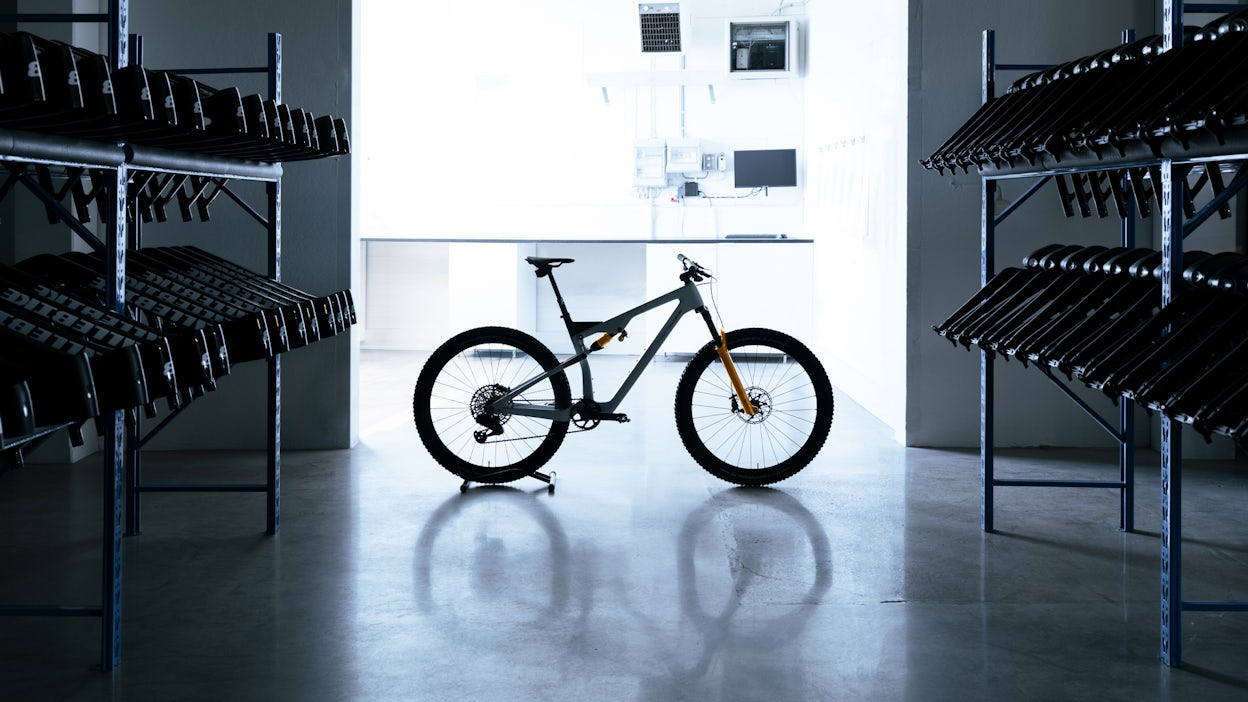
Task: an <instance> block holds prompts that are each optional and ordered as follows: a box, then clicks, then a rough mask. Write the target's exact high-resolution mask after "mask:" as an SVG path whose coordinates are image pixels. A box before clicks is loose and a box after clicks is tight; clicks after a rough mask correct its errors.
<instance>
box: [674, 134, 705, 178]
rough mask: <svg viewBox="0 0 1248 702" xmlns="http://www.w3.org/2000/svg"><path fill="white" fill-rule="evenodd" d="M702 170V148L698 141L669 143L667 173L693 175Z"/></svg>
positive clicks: (689, 140)
mask: <svg viewBox="0 0 1248 702" xmlns="http://www.w3.org/2000/svg"><path fill="white" fill-rule="evenodd" d="M699 170H702V147H701V145H700V144H699V143H698V140H697V139H674V140H671V141H668V142H667V172H668V173H692V172H694V171H699Z"/></svg>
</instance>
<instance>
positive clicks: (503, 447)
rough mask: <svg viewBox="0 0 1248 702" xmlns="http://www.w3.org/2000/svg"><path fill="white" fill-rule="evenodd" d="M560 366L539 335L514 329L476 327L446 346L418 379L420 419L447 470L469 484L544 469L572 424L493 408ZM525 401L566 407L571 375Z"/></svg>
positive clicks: (538, 388)
mask: <svg viewBox="0 0 1248 702" xmlns="http://www.w3.org/2000/svg"><path fill="white" fill-rule="evenodd" d="M557 365H559V361H558V360H557V359H556V358H555V355H554V354H553V353H551V352H550V349H548V348H546V347H545V346H544V345H542V342H540V341H538V340H537V339H534V338H533V337H532V336H529V335H528V334H525V333H524V332H521V331H517V330H515V329H508V328H506V327H482V328H480V329H472V330H469V331H466V332H464V333H462V334H459V335H457V336H455V337H454V338H452V339H450V340H449V341H447V342H446V343H445V344H442V345H441V346H440V347H438V349H437V350H436V351H434V352H433V354H432V355H430V356H429V360H428V361H426V362H425V367H424V368H423V369H421V371H420V376H419V378H417V380H416V390H415V393H414V394H413V397H412V414H413V415H414V417H415V420H416V432H417V433H418V434H419V435H420V440H421V442H423V443H424V445H425V448H427V449H428V450H429V454H430V455H432V456H433V458H434V460H436V461H437V462H438V463H439V464H441V465H442V467H444V468H446V469H447V470H449V471H451V472H452V473H454V474H455V475H458V476H459V477H461V478H463V479H464V480H471V481H474V482H478V483H505V482H510V481H512V480H517V479H519V478H523V477H525V476H528V475H532V474H533V472H534V471H536V470H537V469H538V468H540V467H541V466H542V465H543V464H545V463H546V461H548V460H550V457H551V456H553V455H554V454H555V451H556V450H557V449H558V448H559V446H560V444H562V443H563V437H564V436H565V435H566V434H567V433H568V422H567V421H566V420H563V421H556V420H552V419H542V418H539V417H528V416H521V415H513V414H509V413H506V412H498V411H494V410H492V409H491V408H490V407H489V405H490V403H491V402H492V401H493V400H495V399H497V398H499V397H502V396H503V395H506V394H507V393H509V392H511V389H512V388H513V387H516V386H518V385H520V384H521V383H523V382H524V381H526V380H529V379H531V378H533V377H536V376H538V375H541V374H542V373H544V372H546V371H549V370H551V369H553V368H554V367H555V366H557ZM516 401H517V402H518V403H522V404H532V405H548V406H550V407H552V408H556V409H563V408H566V407H569V406H570V405H571V404H572V392H571V390H570V388H569V386H568V376H567V375H565V374H564V373H562V372H560V373H556V374H554V375H552V376H550V377H549V378H546V379H545V380H543V381H541V382H539V383H538V384H536V385H534V386H533V387H531V388H529V389H528V390H526V391H525V392H524V393H523V394H522V395H520V396H518V397H517V398H516Z"/></svg>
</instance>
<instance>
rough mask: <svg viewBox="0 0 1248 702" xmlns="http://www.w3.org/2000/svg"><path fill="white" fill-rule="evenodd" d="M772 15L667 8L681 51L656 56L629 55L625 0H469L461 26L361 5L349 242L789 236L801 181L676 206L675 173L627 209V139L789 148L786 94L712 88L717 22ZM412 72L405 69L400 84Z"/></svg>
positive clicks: (793, 116) (632, 198)
mask: <svg viewBox="0 0 1248 702" xmlns="http://www.w3.org/2000/svg"><path fill="white" fill-rule="evenodd" d="M776 7H777V3H775V2H774V1H773V0H732V1H731V2H723V1H716V0H684V2H682V3H681V21H682V22H684V23H685V25H686V27H687V32H686V39H687V42H686V50H685V51H684V52H683V54H681V55H670V54H663V55H660V54H643V53H642V52H641V50H640V39H639V33H638V17H637V3H636V2H628V1H626V0H585V1H583V2H576V3H563V4H540V3H539V4H532V3H516V2H512V1H510V0H486V1H484V2H478V3H475V4H474V5H473V11H474V12H476V13H478V15H479V19H476V20H475V21H473V22H472V23H471V26H470V27H465V26H464V24H463V20H464V16H463V11H462V9H461V8H459V7H455V6H451V5H447V6H431V5H429V4H428V3H408V2H391V3H384V2H367V3H364V4H363V20H362V32H363V36H364V37H366V39H365V41H364V42H363V45H362V47H361V52H362V56H361V62H362V66H361V70H360V71H359V76H360V80H361V93H362V102H363V104H364V105H365V109H363V110H362V111H361V114H360V116H359V120H358V123H359V125H360V135H361V136H360V139H359V140H358V142H357V145H358V147H359V153H360V154H361V155H362V157H363V162H362V167H361V176H360V177H361V191H360V192H361V195H360V196H361V217H362V224H361V226H362V228H363V231H362V235H364V236H369V237H378V236H383V237H385V236H389V237H448V236H449V237H464V238H472V237H586V238H595V237H597V238H602V237H607V238H613V237H641V238H646V237H650V236H661V237H670V236H715V235H721V234H727V233H741V232H744V233H758V232H767V233H787V234H790V235H798V234H801V232H802V229H803V226H802V225H803V222H802V218H803V209H802V196H803V191H804V188H803V187H800V186H801V185H802V184H803V182H804V179H803V178H802V177H801V175H799V187H798V188H776V189H772V190H771V192H770V194H769V196H767V197H763V196H761V195H760V196H758V197H753V198H749V199H745V200H727V199H725V200H705V199H695V200H678V199H677V198H676V195H677V191H676V187H675V186H677V185H678V184H680V183H682V182H683V181H684V180H686V178H685V177H683V176H680V175H673V176H672V177H671V179H670V182H671V185H672V187H667V188H663V189H657V190H655V191H652V192H650V193H645V194H643V196H640V197H639V195H638V193H637V192H636V190H635V188H634V186H633V161H632V149H633V141H634V139H637V138H649V137H659V138H664V139H675V138H679V137H681V136H682V135H683V136H687V137H691V138H696V139H698V140H700V141H701V142H702V144H703V147H704V148H705V149H706V150H708V151H711V152H717V153H727V154H728V155H729V157H731V152H732V151H733V150H735V149H751V148H790V147H792V148H797V149H799V151H800V150H802V147H803V135H804V117H805V112H804V108H803V103H804V93H805V90H804V84H803V81H802V80H800V79H795V80H770V79H768V80H737V79H733V78H729V77H728V76H727V70H726V68H727V49H726V46H725V27H724V22H725V20H726V19H727V18H730V17H742V16H745V17H750V16H757V15H769V14H771V13H772V12H773V11H774V10H775V9H776ZM417 26H419V27H421V28H422V30H421V31H420V32H418V33H417V34H413V31H412V28H413V27H417ZM414 36H419V41H418V42H417V43H415V44H414V43H413V42H414ZM417 47H418V48H417ZM430 59H431V60H432V62H431V63H429V64H425V63H422V61H424V60H430ZM682 59H683V62H684V63H683V68H682ZM412 67H420V70H419V71H418V72H417V73H416V74H408V73H404V71H407V70H408V69H410V68H412ZM396 68H397V69H398V70H397V71H396V70H395V69H396ZM651 74H655V75H661V76H662V77H663V79H664V80H666V79H669V78H672V77H673V76H675V75H677V74H681V75H684V76H687V77H688V76H698V77H697V78H690V84H689V85H687V86H685V88H684V91H683V93H684V94H683V101H682V91H681V88H680V87H679V86H676V85H662V86H658V87H650V86H638V85H637V84H636V83H637V79H638V77H639V76H646V75H651ZM403 76H407V78H408V79H407V80H404V79H403ZM708 76H709V77H708ZM708 81H709V83H708ZM708 85H710V87H709V88H708ZM604 89H605V98H604ZM802 166H803V164H801V163H799V171H801V170H803V169H802ZM690 178H691V179H697V180H699V182H700V183H701V185H702V190H704V191H705V192H708V193H709V194H711V195H716V196H737V195H742V194H744V193H745V191H740V190H736V189H735V188H733V187H732V173H731V172H727V173H712V174H709V175H708V174H703V173H691V174H690ZM674 200H677V201H674Z"/></svg>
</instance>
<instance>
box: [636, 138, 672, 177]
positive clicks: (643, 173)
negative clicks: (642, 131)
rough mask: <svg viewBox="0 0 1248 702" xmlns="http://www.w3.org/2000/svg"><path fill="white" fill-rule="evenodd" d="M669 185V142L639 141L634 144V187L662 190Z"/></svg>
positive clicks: (661, 140)
mask: <svg viewBox="0 0 1248 702" xmlns="http://www.w3.org/2000/svg"><path fill="white" fill-rule="evenodd" d="M665 185H667V142H666V141H664V140H663V139H638V140H637V141H635V142H633V186H634V187H638V188H661V187H663V186H665Z"/></svg>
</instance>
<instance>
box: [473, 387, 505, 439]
mask: <svg viewBox="0 0 1248 702" xmlns="http://www.w3.org/2000/svg"><path fill="white" fill-rule="evenodd" d="M509 392H511V389H510V388H507V387H504V386H502V385H499V384H497V383H495V384H493V385H483V386H482V387H480V388H478V389H477V391H476V392H474V393H473V394H472V399H471V400H469V401H468V411H469V412H471V413H472V418H473V420H474V421H476V423H477V424H480V425H481V426H483V427H485V429H479V430H477V431H475V432H473V433H472V435H473V437H474V438H475V439H476V440H477V443H481V444H483V443H485V440H486V439H488V438H489V437H491V436H498V435H499V434H502V433H503V425H504V424H506V423H507V421H508V420H510V419H511V415H510V414H502V413H500V412H495V411H494V410H492V409H490V403H491V402H493V401H494V400H497V399H498V398H500V397H502V396H503V395H506V394H507V393H509Z"/></svg>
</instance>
